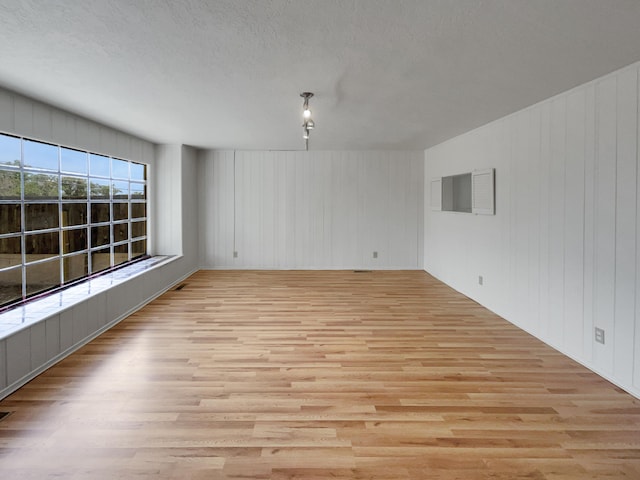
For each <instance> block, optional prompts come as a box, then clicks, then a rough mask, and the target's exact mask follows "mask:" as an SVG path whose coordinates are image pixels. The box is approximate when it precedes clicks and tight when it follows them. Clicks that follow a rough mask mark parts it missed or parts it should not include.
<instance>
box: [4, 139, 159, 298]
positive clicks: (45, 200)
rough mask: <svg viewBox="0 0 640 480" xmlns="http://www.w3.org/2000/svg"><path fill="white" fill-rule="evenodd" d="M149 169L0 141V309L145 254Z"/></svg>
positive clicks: (54, 147) (44, 146) (43, 145)
mask: <svg viewBox="0 0 640 480" xmlns="http://www.w3.org/2000/svg"><path fill="white" fill-rule="evenodd" d="M146 180H147V169H146V165H143V164H140V163H135V162H130V161H127V160H120V159H117V158H111V157H106V156H102V155H96V154H94V153H89V152H83V151H79V150H73V149H70V148H65V147H61V146H58V145H50V144H47V143H41V142H36V141H33V140H29V139H26V138H19V137H14V136H9V135H2V134H0V306H2V305H8V304H11V303H14V302H18V301H22V300H24V299H26V298H28V297H31V296H33V295H37V294H39V293H42V292H44V291H46V290H50V289H52V288H56V287H59V286H62V285H65V284H68V283H71V282H74V281H76V280H78V279H81V278H83V277H87V276H89V275H92V274H94V273H98V272H101V271H104V270H107V269H110V268H113V267H116V266H118V265H121V264H123V263H126V262H129V261H131V260H133V259H135V258H138V257H142V256H144V255H146V253H147V182H146Z"/></svg>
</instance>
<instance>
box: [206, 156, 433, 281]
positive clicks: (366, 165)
mask: <svg viewBox="0 0 640 480" xmlns="http://www.w3.org/2000/svg"><path fill="white" fill-rule="evenodd" d="M423 163H424V162H423V154H422V152H362V151H360V152H266V151H238V152H235V153H234V152H233V151H207V152H202V153H201V156H200V164H199V186H198V187H199V188H198V190H199V194H200V204H201V205H203V206H205V207H204V208H202V209H201V210H200V258H201V265H202V266H203V268H260V269H271V268H274V269H305V268H309V269H341V268H345V269H352V268H363V269H364V268H366V269H416V268H421V266H422V243H423V242H422V238H421V237H422V218H423V213H422V208H423V199H422V197H423V188H424V186H423V183H422V178H423V166H424V165H423ZM234 251H237V252H238V257H237V258H234V257H233V252H234ZM374 251H376V252H378V258H373V255H372V254H373V252H374Z"/></svg>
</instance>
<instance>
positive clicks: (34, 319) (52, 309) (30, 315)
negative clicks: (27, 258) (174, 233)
mask: <svg viewBox="0 0 640 480" xmlns="http://www.w3.org/2000/svg"><path fill="white" fill-rule="evenodd" d="M175 258H176V257H174V256H157V257H151V258H148V259H146V260H142V261H139V262H136V263H134V264H132V265H129V266H126V267H123V268H120V269H118V270H115V271H113V272H110V273H106V274H104V275H100V276H99V277H96V278H92V279H89V280H87V281H86V282H82V283H79V284H78V285H74V286H72V287H69V288H67V289H65V290H62V291H60V292H56V293H52V294H51V295H48V296H46V297H45V298H42V299H40V300H34V301H33V302H29V303H27V304H25V305H20V306H18V307H15V308H13V309H11V310H7V311H6V312H3V313H1V314H0V340H1V339H3V338H6V337H9V336H11V335H14V334H15V333H17V332H19V331H20V330H23V329H25V328H29V327H30V326H32V325H34V324H36V323H39V322H41V321H43V320H45V319H47V318H48V317H50V316H52V315H55V314H58V313H60V312H62V311H64V310H67V309H69V308H71V307H73V306H75V305H77V304H78V303H80V302H83V301H85V300H87V299H89V298H91V297H93V296H95V295H97V294H99V293H101V292H104V291H105V290H108V289H110V288H112V287H114V286H117V285H120V284H122V283H124V282H126V281H127V280H129V279H131V278H134V277H137V276H139V275H142V274H143V273H145V272H148V271H149V270H151V269H154V268H158V267H160V266H162V265H165V264H167V263H169V262H170V261H171V260H173V259H175Z"/></svg>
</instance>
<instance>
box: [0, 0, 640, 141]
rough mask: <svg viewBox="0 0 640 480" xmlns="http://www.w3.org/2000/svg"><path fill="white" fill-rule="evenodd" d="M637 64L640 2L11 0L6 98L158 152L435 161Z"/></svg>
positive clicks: (5, 9) (5, 4)
mask: <svg viewBox="0 0 640 480" xmlns="http://www.w3.org/2000/svg"><path fill="white" fill-rule="evenodd" d="M638 60H640V1H639V0H270V1H269V0H252V1H249V0H208V1H207V0H58V1H53V0H0V85H2V86H5V87H8V88H10V89H12V90H15V91H18V92H20V93H23V94H26V95H29V96H32V97H34V98H37V99H41V100H45V101H47V102H48V103H51V104H53V105H56V106H59V107H62V108H64V109H66V110H69V111H72V112H75V113H78V114H81V115H84V116H86V117H89V118H92V119H94V120H97V121H99V122H101V123H104V124H107V125H111V126H113V127H116V128H119V129H122V130H125V131H127V132H131V133H133V134H136V135H139V136H141V137H143V138H146V139H149V140H151V141H153V142H156V143H183V144H188V145H193V146H197V147H206V148H220V149H226V148H238V149H274V150H288V149H301V148H303V147H304V143H303V140H302V128H301V126H300V125H301V117H300V107H301V103H302V99H301V98H300V97H299V94H300V92H302V91H307V90H308V91H312V92H314V93H315V95H316V96H315V97H314V98H313V99H312V101H311V107H312V110H313V112H314V120H315V121H316V126H317V128H316V129H315V130H314V131H313V132H312V135H311V141H310V148H311V149H317V150H352V149H424V148H426V147H429V146H431V145H434V144H437V143H439V142H441V141H443V140H445V139H447V138H450V137H452V136H455V135H457V134H459V133H462V132H465V131H467V130H470V129H472V128H474V127H477V126H479V125H482V124H485V123H487V122H489V121H491V120H494V119H496V118H499V117H501V116H503V115H505V114H508V113H511V112H514V111H517V110H519V109H521V108H523V107H525V106H527V105H531V104H533V103H536V102H537V101H540V100H542V99H545V98H548V97H550V96H552V95H554V94H556V93H560V92H562V91H565V90H567V89H569V88H571V87H573V86H576V85H579V84H581V83H584V82H586V81H589V80H592V79H594V78H597V77H599V76H601V75H603V74H606V73H608V72H611V71H613V70H616V69H618V68H620V67H622V66H624V65H628V64H630V63H633V62H635V61H638Z"/></svg>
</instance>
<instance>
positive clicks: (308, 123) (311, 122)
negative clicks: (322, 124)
mask: <svg viewBox="0 0 640 480" xmlns="http://www.w3.org/2000/svg"><path fill="white" fill-rule="evenodd" d="M315 126H316V124H315V123H314V121H313V120H311V119H309V120H307V128H308V129H309V130H312V129H313V127H315Z"/></svg>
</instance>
